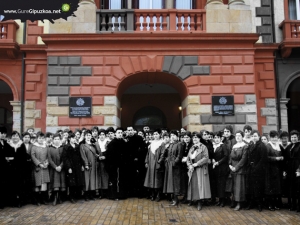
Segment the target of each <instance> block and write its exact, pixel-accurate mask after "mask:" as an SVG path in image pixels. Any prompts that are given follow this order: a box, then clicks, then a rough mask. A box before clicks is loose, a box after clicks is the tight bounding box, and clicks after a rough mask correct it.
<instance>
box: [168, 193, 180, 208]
mask: <svg viewBox="0 0 300 225" xmlns="http://www.w3.org/2000/svg"><path fill="white" fill-rule="evenodd" d="M178 204H179V200H178V196H176V195H175V196H174V201H173V203H171V204H170V206H177V207H178Z"/></svg>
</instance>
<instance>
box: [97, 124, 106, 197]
mask: <svg viewBox="0 0 300 225" xmlns="http://www.w3.org/2000/svg"><path fill="white" fill-rule="evenodd" d="M95 144H96V148H97V151H98V153H99V165H98V175H99V176H98V187H99V189H101V193H100V198H102V197H104V196H105V194H104V193H105V192H106V191H107V189H108V173H107V171H106V167H105V162H106V148H107V144H108V139H107V138H106V131H105V130H104V129H100V130H99V138H98V140H97V141H96V143H95ZM106 195H107V193H106Z"/></svg>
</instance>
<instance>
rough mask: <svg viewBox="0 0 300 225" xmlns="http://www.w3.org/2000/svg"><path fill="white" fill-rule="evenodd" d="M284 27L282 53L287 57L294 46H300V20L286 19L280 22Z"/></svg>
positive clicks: (281, 27) (282, 27)
mask: <svg viewBox="0 0 300 225" xmlns="http://www.w3.org/2000/svg"><path fill="white" fill-rule="evenodd" d="M279 28H280V29H282V33H283V41H282V42H281V44H280V48H281V55H282V57H284V58H286V57H289V55H290V54H291V52H292V49H293V48H297V47H299V46H300V20H284V21H282V23H280V24H279Z"/></svg>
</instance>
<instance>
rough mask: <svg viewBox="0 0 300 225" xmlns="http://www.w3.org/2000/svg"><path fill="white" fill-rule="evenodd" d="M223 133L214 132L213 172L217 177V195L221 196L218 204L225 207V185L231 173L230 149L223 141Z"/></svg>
mask: <svg viewBox="0 0 300 225" xmlns="http://www.w3.org/2000/svg"><path fill="white" fill-rule="evenodd" d="M222 135H223V133H222V132H217V133H214V135H213V138H214V144H213V148H214V153H213V159H212V163H213V173H214V177H215V179H216V182H215V185H216V186H215V190H216V197H218V198H219V202H218V203H217V204H216V205H217V206H220V207H224V206H225V187H226V180H227V177H228V173H229V167H228V158H229V150H228V148H227V145H225V144H223V143H222V141H221V138H222Z"/></svg>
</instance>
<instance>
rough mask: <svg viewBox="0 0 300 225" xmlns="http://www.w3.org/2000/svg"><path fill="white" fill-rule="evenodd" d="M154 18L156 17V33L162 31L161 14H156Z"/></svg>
mask: <svg viewBox="0 0 300 225" xmlns="http://www.w3.org/2000/svg"><path fill="white" fill-rule="evenodd" d="M154 16H156V31H160V27H161V22H160V20H161V14H160V13H156V14H155V15H154Z"/></svg>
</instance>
